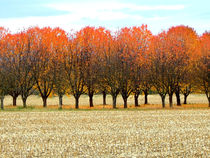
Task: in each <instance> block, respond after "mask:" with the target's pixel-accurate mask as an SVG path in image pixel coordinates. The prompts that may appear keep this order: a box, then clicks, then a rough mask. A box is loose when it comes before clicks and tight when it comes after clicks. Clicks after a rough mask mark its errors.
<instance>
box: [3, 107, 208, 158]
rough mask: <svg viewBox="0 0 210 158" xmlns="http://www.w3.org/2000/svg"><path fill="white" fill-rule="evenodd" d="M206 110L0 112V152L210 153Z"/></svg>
mask: <svg viewBox="0 0 210 158" xmlns="http://www.w3.org/2000/svg"><path fill="white" fill-rule="evenodd" d="M209 155H210V110H209V109H202V110H201V109H200V110H199V109H196V110H140V111H139V110H105V111H103V110H102V111H97V110H96V111H81V110H79V111H51V112H0V157H2V158H3V157H113V158H115V157H209Z"/></svg>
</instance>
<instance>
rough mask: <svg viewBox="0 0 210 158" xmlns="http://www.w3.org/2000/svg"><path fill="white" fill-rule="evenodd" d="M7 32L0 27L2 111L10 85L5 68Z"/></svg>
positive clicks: (0, 95) (0, 91) (0, 96)
mask: <svg viewBox="0 0 210 158" xmlns="http://www.w3.org/2000/svg"><path fill="white" fill-rule="evenodd" d="M6 34H7V30H6V29H5V28H3V27H0V100H1V109H2V110H3V109H4V97H5V95H6V94H7V90H8V84H7V80H6V74H7V72H6V71H5V67H4V64H3V62H4V54H5V53H6V52H5V36H6Z"/></svg>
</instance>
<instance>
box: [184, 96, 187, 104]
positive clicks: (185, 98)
mask: <svg viewBox="0 0 210 158" xmlns="http://www.w3.org/2000/svg"><path fill="white" fill-rule="evenodd" d="M184 104H187V94H184Z"/></svg>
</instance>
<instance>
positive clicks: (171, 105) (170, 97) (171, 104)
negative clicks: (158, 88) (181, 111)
mask: <svg viewBox="0 0 210 158" xmlns="http://www.w3.org/2000/svg"><path fill="white" fill-rule="evenodd" d="M169 106H170V108H172V107H173V94H169Z"/></svg>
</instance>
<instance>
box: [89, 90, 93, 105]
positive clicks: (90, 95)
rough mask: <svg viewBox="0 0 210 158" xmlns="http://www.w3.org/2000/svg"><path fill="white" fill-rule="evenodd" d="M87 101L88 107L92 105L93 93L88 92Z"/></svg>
mask: <svg viewBox="0 0 210 158" xmlns="http://www.w3.org/2000/svg"><path fill="white" fill-rule="evenodd" d="M89 103H90V107H93V93H89Z"/></svg>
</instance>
